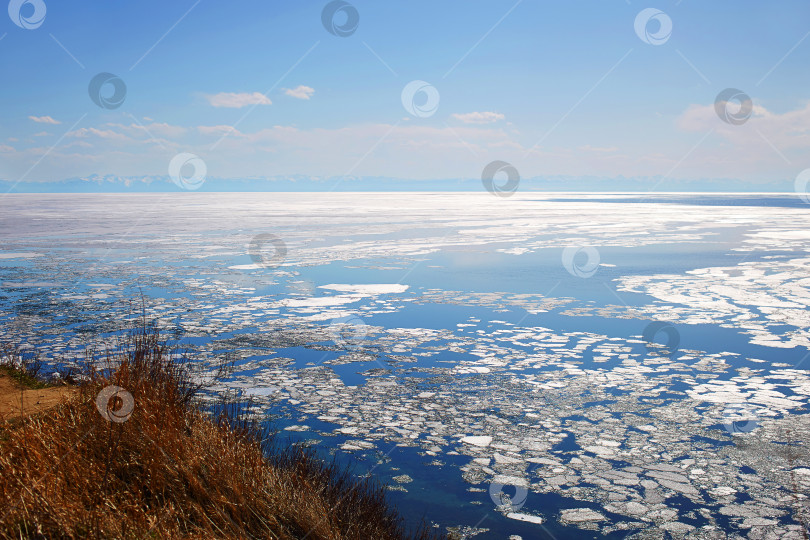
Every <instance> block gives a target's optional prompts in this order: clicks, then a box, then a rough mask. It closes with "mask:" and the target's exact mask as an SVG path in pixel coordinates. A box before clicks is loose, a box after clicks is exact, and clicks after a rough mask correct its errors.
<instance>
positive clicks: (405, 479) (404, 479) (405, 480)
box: [393, 474, 413, 484]
mask: <svg viewBox="0 0 810 540" xmlns="http://www.w3.org/2000/svg"><path fill="white" fill-rule="evenodd" d="M393 480H394V482H396V483H397V484H410V483H411V482H413V478H411V477H410V476H408V475H407V474H400V475H399V476H395V477H394V478H393Z"/></svg>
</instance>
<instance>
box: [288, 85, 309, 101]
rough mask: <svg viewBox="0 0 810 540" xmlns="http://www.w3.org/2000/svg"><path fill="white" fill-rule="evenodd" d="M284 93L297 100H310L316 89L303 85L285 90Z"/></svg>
mask: <svg viewBox="0 0 810 540" xmlns="http://www.w3.org/2000/svg"><path fill="white" fill-rule="evenodd" d="M284 93H285V94H287V95H288V96H291V97H294V98H296V99H309V98H311V97H312V94H314V93H315V89H314V88H310V87H309V86H304V85H301V86H297V87H295V88H285V89H284Z"/></svg>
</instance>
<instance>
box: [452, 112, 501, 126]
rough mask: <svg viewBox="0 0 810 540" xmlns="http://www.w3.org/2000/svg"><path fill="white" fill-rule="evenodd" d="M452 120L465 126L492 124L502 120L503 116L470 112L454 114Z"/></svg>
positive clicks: (494, 113)
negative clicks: (458, 121)
mask: <svg viewBox="0 0 810 540" xmlns="http://www.w3.org/2000/svg"><path fill="white" fill-rule="evenodd" d="M453 118H455V119H456V120H460V121H462V122H464V123H465V124H492V123H494V122H497V121H498V120H503V119H504V116H503V115H502V114H501V113H496V112H470V113H464V114H454V115H453Z"/></svg>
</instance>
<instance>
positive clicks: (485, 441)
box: [461, 435, 492, 448]
mask: <svg viewBox="0 0 810 540" xmlns="http://www.w3.org/2000/svg"><path fill="white" fill-rule="evenodd" d="M461 442H463V443H465V444H471V445H473V446H477V447H479V448H486V447H487V446H489V445H490V443H491V442H492V437H489V436H487V435H470V436H467V437H462V438H461Z"/></svg>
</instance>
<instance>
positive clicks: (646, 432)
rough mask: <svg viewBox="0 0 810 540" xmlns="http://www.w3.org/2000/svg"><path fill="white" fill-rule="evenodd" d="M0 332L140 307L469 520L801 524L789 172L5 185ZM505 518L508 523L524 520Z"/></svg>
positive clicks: (804, 481) (362, 466) (448, 513)
mask: <svg viewBox="0 0 810 540" xmlns="http://www.w3.org/2000/svg"><path fill="white" fill-rule="evenodd" d="M0 204H1V205H2V213H0V220H2V227H0V237H1V238H2V244H0V284H1V285H0V294H1V295H2V303H1V304H0V306H1V307H2V311H1V312H0V317H1V318H2V321H3V325H2V326H0V333H1V334H2V335H0V337H2V338H3V339H5V340H7V341H14V342H17V343H25V344H28V345H30V346H36V347H37V348H38V349H39V350H40V351H42V352H44V353H46V354H47V355H48V359H49V361H50V362H52V363H57V362H67V363H70V362H73V361H76V360H78V359H79V358H80V357H81V356H82V355H81V351H82V350H83V349H84V348H85V347H86V346H87V345H90V344H94V345H96V346H100V345H103V343H104V342H105V340H106V342H108V343H114V342H115V340H116V339H117V336H118V335H119V334H120V332H121V331H124V330H126V329H127V328H128V327H131V325H132V322H131V321H133V320H134V319H135V318H137V317H138V316H140V314H141V307H142V304H141V297H142V295H143V299H144V300H143V302H144V305H145V310H146V312H147V314H148V315H149V316H150V317H152V318H156V319H157V320H158V324H159V325H160V326H161V327H162V328H163V329H164V332H165V335H166V336H168V337H170V338H171V340H172V341H176V342H177V343H179V344H180V346H181V347H183V348H184V349H186V350H188V351H189V352H190V353H191V354H193V355H194V356H195V358H198V359H199V361H198V362H197V364H196V365H197V368H198V376H199V377H200V378H201V379H202V380H204V381H207V380H210V370H211V369H212V367H213V366H214V365H215V364H216V362H217V361H218V360H220V359H223V358H229V359H232V360H234V361H235V370H234V372H233V373H232V375H231V376H230V377H229V378H228V379H226V380H224V381H215V382H213V383H212V384H211V385H210V386H209V391H208V395H209V397H211V398H213V396H214V395H215V394H217V393H222V392H230V393H232V394H234V395H238V396H241V397H242V398H246V399H247V398H251V399H252V400H253V404H254V412H255V414H257V415H262V416H263V417H266V418H268V419H271V420H272V421H273V423H274V425H275V426H276V427H277V428H278V429H279V430H280V431H281V436H282V437H284V438H289V439H290V440H291V441H296V442H302V443H307V444H312V445H315V446H316V447H317V448H318V449H319V451H320V452H321V454H322V455H324V456H325V457H329V455H330V454H331V453H334V454H336V455H337V456H338V458H339V459H340V460H341V461H345V462H346V463H352V464H354V465H355V467H356V471H357V473H358V474H365V473H370V474H372V475H374V476H377V477H379V478H381V479H382V480H383V481H385V482H387V483H388V484H389V487H390V490H391V491H390V493H391V498H392V500H393V501H394V502H395V503H396V504H397V505H398V506H399V507H400V508H401V509H402V510H403V512H404V513H406V514H407V515H408V517H409V519H410V520H411V521H412V522H414V523H417V522H419V521H421V520H422V519H423V518H424V519H425V520H426V521H428V522H429V523H432V524H434V525H435V526H436V527H439V528H441V529H442V530H446V529H447V528H454V530H460V531H461V532H462V533H464V534H465V535H467V537H469V538H476V539H483V538H517V537H518V536H519V537H521V538H523V539H534V538H595V537H610V538H741V537H742V538H807V534H808V532H807V531H808V523H810V507H808V505H809V504H810V503H808V498H807V495H808V494H810V451H809V449H808V444H809V443H808V441H810V416H808V415H807V414H806V413H807V411H808V396H810V377H808V371H807V370H808V368H810V310H808V306H809V305H810V219H808V218H809V217H810V206H808V205H805V204H804V203H802V202H801V201H799V200H798V199H796V198H795V197H789V196H773V195H771V196H765V195H762V196H739V195H727V196H724V195H709V196H706V195H683V194H679V195H672V196H666V195H656V196H655V197H649V196H634V195H620V196H616V195H610V196H609V195H605V194H595V195H586V196H583V195H582V194H559V193H557V194H530V193H528V194H527V193H524V194H518V195H515V196H513V197H511V198H506V199H500V198H497V197H493V196H491V195H489V194H486V193H484V194H471V193H388V194H382V193H374V194H372V193H307V194H305V193H261V194H189V193H177V194H168V195H164V194H155V195H143V194H138V195H134V194H133V195H7V196H5V197H3V198H2V203H0ZM511 535H515V536H514V537H513V536H511Z"/></svg>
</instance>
